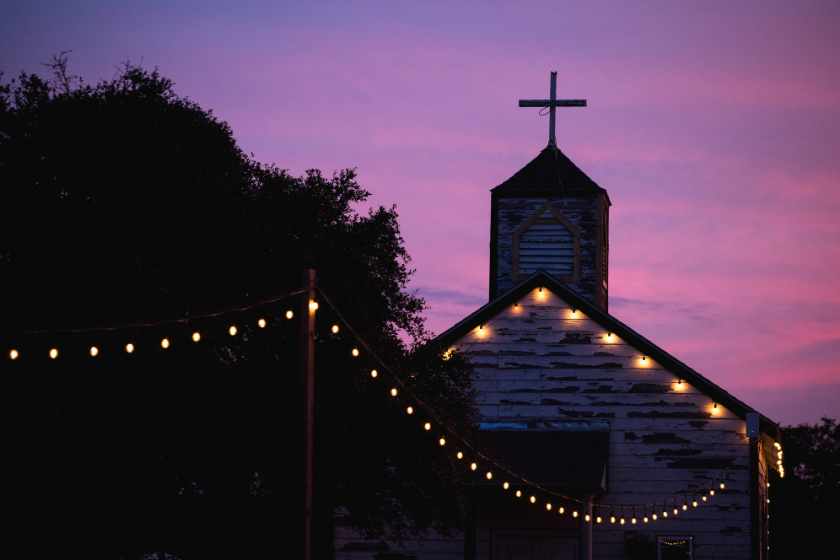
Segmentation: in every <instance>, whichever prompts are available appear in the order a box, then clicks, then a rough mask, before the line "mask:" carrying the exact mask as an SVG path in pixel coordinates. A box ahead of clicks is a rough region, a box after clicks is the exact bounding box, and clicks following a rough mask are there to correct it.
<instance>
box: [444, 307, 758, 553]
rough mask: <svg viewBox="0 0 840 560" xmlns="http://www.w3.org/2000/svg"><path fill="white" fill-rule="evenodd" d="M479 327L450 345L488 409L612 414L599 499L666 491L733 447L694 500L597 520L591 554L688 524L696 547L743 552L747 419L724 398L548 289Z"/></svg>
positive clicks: (563, 418) (508, 414)
mask: <svg viewBox="0 0 840 560" xmlns="http://www.w3.org/2000/svg"><path fill="white" fill-rule="evenodd" d="M481 327H482V329H481V330H480V331H479V329H478V328H476V329H474V330H473V331H472V332H471V333H470V334H468V335H467V336H465V337H463V338H462V339H461V340H460V341H459V343H458V344H457V346H458V348H459V349H460V350H461V351H462V352H465V353H467V354H468V355H469V356H470V358H471V360H472V361H473V362H474V364H475V365H476V368H477V371H478V373H479V376H478V380H477V382H476V385H475V386H476V389H477V390H478V393H479V406H480V410H481V413H482V415H483V419H484V421H487V422H492V421H497V422H529V421H532V420H537V421H541V422H546V421H548V422H558V423H563V422H567V423H569V424H572V425H573V424H575V423H585V422H592V421H598V422H607V423H609V424H610V430H611V431H610V458H609V477H608V485H609V494H607V495H606V496H603V497H602V498H600V499H599V501H600V502H602V503H626V504H638V503H650V502H662V501H663V500H666V499H669V498H673V497H674V496H675V495H681V494H683V493H685V492H688V491H691V490H694V489H696V488H697V487H698V485H699V484H702V483H703V482H705V481H707V480H709V479H711V478H715V477H717V476H718V475H719V474H720V471H721V469H723V468H724V467H726V466H727V465H729V464H730V463H731V462H732V461H733V460H734V459H736V458H738V457H739V456H740V459H738V460H737V462H736V464H735V465H734V467H732V468H731V469H730V471H729V476H730V480H729V481H727V482H726V488H725V489H723V490H721V489H720V488H719V487H718V488H716V495H715V496H714V497H710V498H709V499H708V500H707V501H706V502H703V501H702V500H699V504H701V505H699V506H698V507H696V508H695V507H692V506H691V503H690V501H689V511H687V512H682V510H680V514H678V515H677V516H676V517H674V516H673V514H671V515H669V517H668V518H667V519H660V520H657V521H656V522H650V523H647V524H642V523H641V522H640V523H637V524H636V525H630V524H626V525H623V526H621V525H618V524H615V525H612V524H610V523H609V522H607V523H601V524H595V526H594V532H593V541H594V557H595V558H602V559H607V558H623V557H624V542H625V538H626V537H627V536H628V534H632V533H646V534H649V535H650V536H651V538H652V539H655V537H656V536H657V535H669V534H670V535H693V536H694V537H695V551H696V554H697V555H698V557H704V558H749V556H750V536H749V535H750V532H749V531H750V507H749V506H750V503H749V496H748V494H747V491H748V483H749V454H748V453H746V450H747V449H748V445H749V441H748V438H747V437H746V426H745V423H744V421H743V420H741V419H740V418H738V417H737V416H736V415H735V414H733V413H732V412H730V411H728V410H726V409H724V408H723V406H722V405H718V407H717V409H715V408H714V405H715V403H714V402H713V401H712V400H711V399H710V398H709V397H707V396H706V395H704V394H703V393H701V392H699V391H698V390H696V389H695V388H693V387H691V386H690V385H688V383H686V382H685V380H680V379H679V378H678V377H677V376H675V375H674V374H672V373H671V372H669V371H667V370H666V369H664V368H663V367H662V366H661V365H659V364H657V363H656V362H654V361H653V360H651V358H649V357H647V356H644V355H643V354H642V353H641V352H640V351H639V350H637V349H635V348H633V347H632V346H630V345H628V344H626V343H625V342H624V341H622V340H620V339H619V338H618V337H617V336H615V335H612V336H610V333H609V332H607V331H605V330H604V329H603V328H602V327H601V326H600V325H598V324H597V323H595V322H594V321H592V320H590V319H589V318H587V317H585V316H583V313H581V312H580V311H577V312H576V311H575V310H574V309H573V308H571V307H570V306H569V305H567V304H566V303H565V302H564V301H562V300H561V299H560V298H558V297H557V296H555V295H554V294H551V293H550V292H548V290H545V291H544V293H543V295H540V294H539V291H538V290H534V291H533V292H532V293H531V294H529V295H528V296H527V297H525V298H523V299H522V300H520V301H519V305H518V308H516V307H510V308H508V309H507V310H505V311H504V312H502V313H500V314H499V315H498V316H496V317H495V318H494V319H493V320H492V321H488V322H487V323H486V324H484V325H481ZM681 381H682V383H681ZM671 508H673V502H671ZM639 514H640V517H641V512H639ZM491 528H492V527H491V526H487V527H484V528H483V530H484V531H486V532H488V534H489V532H490V530H491ZM481 534H482V532H481V526H480V531H479V537H480V536H481ZM488 538H489V537H488ZM488 542H489V541H488ZM479 550H482V549H481V547H479ZM478 557H479V558H489V555H484V556H482V555H479V556H478Z"/></svg>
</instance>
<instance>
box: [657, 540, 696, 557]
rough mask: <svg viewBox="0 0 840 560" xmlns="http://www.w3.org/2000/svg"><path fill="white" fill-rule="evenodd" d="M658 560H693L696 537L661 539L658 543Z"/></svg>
mask: <svg viewBox="0 0 840 560" xmlns="http://www.w3.org/2000/svg"><path fill="white" fill-rule="evenodd" d="M656 552H657V559H658V560H691V558H692V557H693V556H694V537H664V536H663V537H659V538H657V543H656Z"/></svg>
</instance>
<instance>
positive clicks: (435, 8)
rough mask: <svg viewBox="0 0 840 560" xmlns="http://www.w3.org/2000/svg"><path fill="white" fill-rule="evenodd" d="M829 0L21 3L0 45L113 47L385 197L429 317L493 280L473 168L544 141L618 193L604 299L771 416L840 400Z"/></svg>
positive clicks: (50, 50)
mask: <svg viewBox="0 0 840 560" xmlns="http://www.w3.org/2000/svg"><path fill="white" fill-rule="evenodd" d="M838 30H840V2H837V1H834V0H828V1H824V2H808V1H801V0H799V1H795V2H794V1H790V2H767V1H762V2H747V1H742V2H737V3H736V2H730V1H720V2H714V1H703V2H699V1H694V2H626V1H619V2H606V1H603V2H601V1H596V2H586V3H584V2H560V1H557V0H554V1H551V2H488V1H484V2H472V3H468V2H431V1H427V2H413V3H408V2H397V1H392V2H360V1H354V2H341V3H339V2H277V1H271V2H236V3H234V2H209V1H206V0H204V1H201V2H150V1H145V2H117V1H114V0H109V1H107V2H93V1H87V2H37V1H32V0H27V1H25V2H19V1H9V0H6V1H5V2H3V3H2V4H0V69H2V70H4V71H6V79H8V78H9V77H11V76H12V75H17V74H18V73H19V72H20V71H21V70H26V71H29V72H38V73H42V72H43V67H41V66H40V65H39V61H46V60H49V59H50V57H51V56H52V54H54V53H58V52H60V51H62V50H72V51H73V52H72V54H71V55H70V70H71V71H72V72H73V73H75V74H78V75H81V76H83V77H84V78H85V79H86V80H87V81H89V82H90V81H96V80H98V79H100V78H110V77H111V76H112V75H113V74H114V69H115V65H116V63H117V62H119V61H124V60H125V59H126V57H130V58H131V60H132V61H135V62H139V61H140V59H141V58H143V65H144V66H145V67H148V68H151V67H154V66H158V67H159V68H160V70H161V72H162V73H163V75H165V76H167V77H169V78H171V79H172V80H174V81H175V82H176V84H177V85H176V91H178V93H179V94H181V95H184V96H189V97H190V98H192V99H193V100H195V101H197V102H198V103H199V104H200V105H201V106H202V107H205V108H212V109H213V110H214V113H215V114H216V115H217V116H218V117H219V118H221V119H223V120H226V121H228V122H229V123H230V125H231V127H232V128H233V131H234V134H235V136H236V138H237V140H238V141H239V143H240V145H241V147H242V148H243V149H244V150H245V151H246V152H254V153H255V155H256V157H257V159H258V160H260V161H263V162H268V163H270V162H274V163H276V164H277V165H278V166H280V167H282V168H287V169H289V170H290V171H291V172H292V173H294V174H301V173H302V172H303V171H304V170H305V169H309V168H313V167H314V168H320V169H322V170H324V171H326V172H330V171H332V170H335V169H340V168H344V167H356V168H357V169H358V172H359V180H360V183H361V184H362V185H363V186H364V187H365V188H366V189H367V190H369V191H371V192H373V197H372V204H382V205H386V206H390V205H392V204H396V205H397V209H398V212H399V214H400V224H401V226H402V232H403V236H404V238H405V242H406V246H407V248H408V250H409V252H410V253H411V255H412V256H413V259H414V260H413V262H412V265H413V266H414V267H416V269H417V273H416V276H415V277H414V281H413V282H412V285H411V287H412V288H413V289H418V290H419V293H420V294H421V295H422V296H424V297H425V298H426V299H427V302H428V304H429V305H430V306H431V309H430V310H429V311H428V312H427V315H428V318H429V321H428V324H429V326H430V328H431V329H432V330H434V331H436V332H442V331H443V330H445V329H446V328H448V327H449V326H451V325H452V324H453V323H455V322H456V321H458V320H460V319H461V318H463V317H464V316H465V315H467V314H468V313H470V312H472V311H473V310H474V309H475V308H477V307H479V306H480V305H482V304H483V303H485V302H486V301H487V290H488V268H489V249H488V244H489V240H490V233H489V229H490V195H489V193H488V191H489V189H491V188H492V187H494V186H496V185H498V184H499V183H501V182H502V181H504V180H505V179H507V178H508V177H510V176H511V175H513V174H514V173H515V172H516V171H517V170H519V169H520V168H521V167H522V166H524V165H525V164H526V163H527V162H528V161H530V160H531V159H532V158H533V157H535V156H536V155H537V153H538V152H539V151H540V150H541V149H542V148H543V147H545V144H546V142H547V128H548V122H547V117H540V116H538V114H537V113H538V111H537V110H536V109H520V108H519V107H518V106H517V101H518V100H519V99H520V98H531V99H533V98H543V97H546V96H547V95H548V84H549V72H550V71H551V70H557V71H558V96H560V97H563V98H585V99H587V100H588V101H589V107H588V108H585V109H560V110H558V143H559V145H560V148H561V149H562V150H563V151H564V153H566V154H567V155H568V156H569V157H570V158H571V159H572V161H574V162H575V163H576V164H577V165H578V166H579V167H580V168H581V169H582V170H583V171H584V172H585V173H587V174H588V175H589V176H590V177H591V178H592V179H593V180H594V181H595V182H597V183H598V184H599V185H601V186H602V187H604V188H606V189H607V190H608V191H609V194H610V198H611V200H612V202H613V207H612V211H611V224H610V234H611V238H610V242H611V253H610V257H611V258H610V266H611V269H610V311H611V313H612V314H613V315H615V316H616V317H618V318H619V319H621V320H622V321H624V322H626V323H628V324H629V325H630V326H631V327H633V328H634V329H636V330H637V331H638V332H640V333H641V334H643V335H645V336H647V337H648V338H650V339H651V340H652V341H654V342H655V343H657V344H659V345H660V346H662V347H663V348H665V349H666V350H668V351H670V352H671V353H673V354H674V355H675V356H677V357H678V358H680V359H681V360H683V361H684V362H686V363H688V364H689V365H690V366H692V367H693V368H694V369H696V370H697V371H699V372H700V373H702V374H703V375H705V376H706V377H708V378H710V379H711V380H712V381H714V382H715V383H718V384H719V385H721V386H722V387H723V388H724V389H726V390H728V391H730V392H731V393H733V394H735V396H737V397H738V398H740V399H741V400H743V401H745V402H746V403H747V404H749V405H751V406H754V407H756V408H757V409H758V410H760V411H761V412H763V413H764V414H766V415H768V416H769V417H770V418H772V419H774V420H776V421H779V422H782V423H783V424H790V423H798V422H811V423H813V422H816V421H818V419H819V416H820V415H823V414H828V415H830V416H833V417H840V290H838V286H840V190H838V187H840V32H838Z"/></svg>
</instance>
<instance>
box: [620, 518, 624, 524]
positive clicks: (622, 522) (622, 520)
mask: <svg viewBox="0 0 840 560" xmlns="http://www.w3.org/2000/svg"><path fill="white" fill-rule="evenodd" d="M619 523H620V524H621V525H624V518H623V517H622V518H621V521H620V522H619Z"/></svg>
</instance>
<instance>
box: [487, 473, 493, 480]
mask: <svg viewBox="0 0 840 560" xmlns="http://www.w3.org/2000/svg"><path fill="white" fill-rule="evenodd" d="M491 478H493V473H491V472H490V471H487V480H490V479H491Z"/></svg>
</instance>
